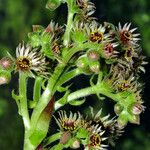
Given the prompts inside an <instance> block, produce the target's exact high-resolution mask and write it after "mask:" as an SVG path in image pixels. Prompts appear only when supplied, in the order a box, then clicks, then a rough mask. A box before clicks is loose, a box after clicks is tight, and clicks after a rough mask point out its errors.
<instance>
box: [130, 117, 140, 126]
mask: <svg viewBox="0 0 150 150" xmlns="http://www.w3.org/2000/svg"><path fill="white" fill-rule="evenodd" d="M130 122H131V123H133V124H137V125H139V124H140V117H139V116H138V115H134V116H133V118H132V120H130Z"/></svg>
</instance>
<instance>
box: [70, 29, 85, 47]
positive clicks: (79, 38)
mask: <svg viewBox="0 0 150 150" xmlns="http://www.w3.org/2000/svg"><path fill="white" fill-rule="evenodd" d="M71 39H72V40H73V41H74V42H75V43H77V44H78V43H79V44H80V43H81V44H82V43H84V42H86V41H87V35H86V34H85V33H83V31H75V32H73V31H72V34H71Z"/></svg>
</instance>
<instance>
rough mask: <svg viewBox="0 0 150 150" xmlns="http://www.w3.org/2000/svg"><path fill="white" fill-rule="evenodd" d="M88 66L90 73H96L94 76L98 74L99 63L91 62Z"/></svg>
mask: <svg viewBox="0 0 150 150" xmlns="http://www.w3.org/2000/svg"><path fill="white" fill-rule="evenodd" d="M89 66H90V70H91V71H92V72H94V73H96V74H98V73H99V71H100V64H99V62H97V61H96V62H91V63H90V64H89Z"/></svg>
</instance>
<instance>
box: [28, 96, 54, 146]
mask: <svg viewBox="0 0 150 150" xmlns="http://www.w3.org/2000/svg"><path fill="white" fill-rule="evenodd" d="M54 101H55V100H54V97H52V99H51V100H50V102H49V103H48V105H47V106H46V107H45V109H44V110H43V112H42V113H41V115H40V117H39V119H38V121H37V124H36V127H35V128H34V130H33V132H32V133H31V135H30V137H29V139H30V142H31V143H32V144H33V145H34V146H38V145H39V144H40V143H41V142H42V140H43V139H44V138H45V137H46V135H47V132H48V129H49V122H50V120H51V117H52V112H53V109H54Z"/></svg>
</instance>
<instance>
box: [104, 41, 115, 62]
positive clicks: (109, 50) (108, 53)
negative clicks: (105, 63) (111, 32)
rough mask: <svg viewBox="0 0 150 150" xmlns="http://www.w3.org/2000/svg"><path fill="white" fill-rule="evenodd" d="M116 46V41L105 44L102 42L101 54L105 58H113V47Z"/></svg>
mask: <svg viewBox="0 0 150 150" xmlns="http://www.w3.org/2000/svg"><path fill="white" fill-rule="evenodd" d="M117 46H118V43H111V42H108V43H106V44H104V48H103V52H102V53H103V56H104V57H105V58H106V59H109V58H115V57H116V56H117V53H118V52H117V51H116V50H115V48H116V47H117Z"/></svg>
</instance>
